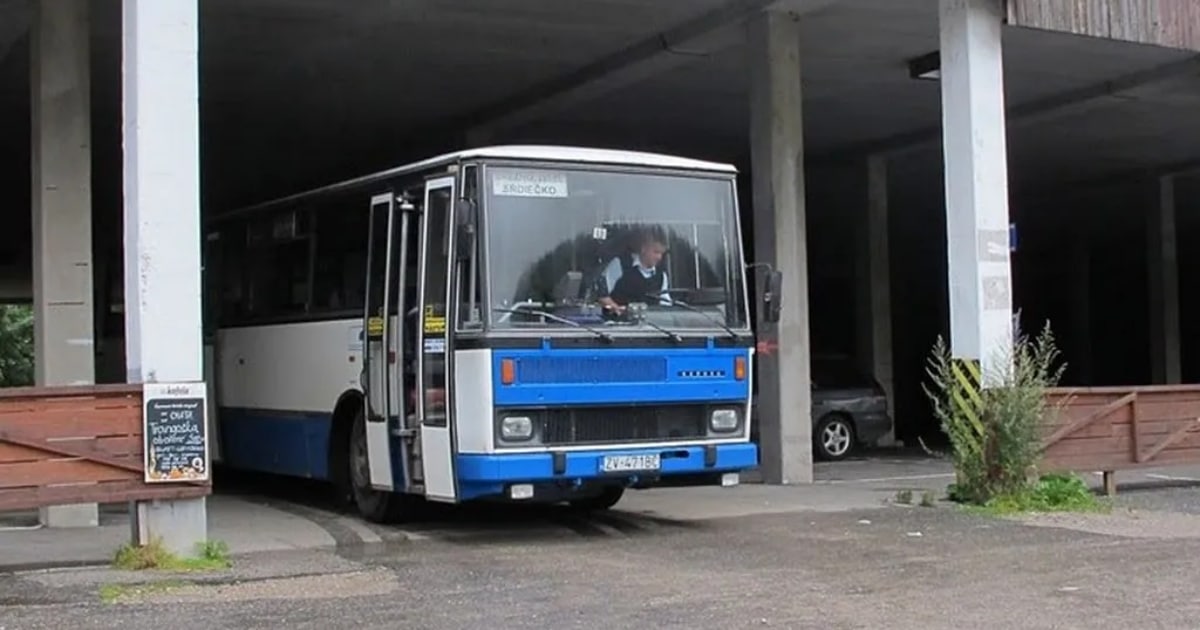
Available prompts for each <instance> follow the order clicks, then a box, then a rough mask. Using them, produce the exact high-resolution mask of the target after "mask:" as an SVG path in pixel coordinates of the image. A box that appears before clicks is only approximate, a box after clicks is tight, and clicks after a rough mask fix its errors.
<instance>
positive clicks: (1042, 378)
mask: <svg viewBox="0 0 1200 630" xmlns="http://www.w3.org/2000/svg"><path fill="white" fill-rule="evenodd" d="M1057 359H1058V351H1057V350H1056V348H1055V345H1054V336H1053V334H1052V333H1051V332H1050V328H1049V326H1047V327H1046V328H1045V329H1043V331H1042V334H1041V335H1040V336H1039V337H1038V338H1037V339H1036V340H1034V341H1030V340H1029V339H1028V338H1026V337H1025V336H1024V335H1018V336H1017V337H1016V338H1015V339H1014V342H1013V352H1012V354H1011V355H1005V356H998V357H992V360H993V361H994V363H993V364H992V365H995V366H1000V367H1001V369H999V370H996V372H997V373H998V376H996V375H993V376H992V377H991V378H990V379H989V380H987V381H985V382H984V383H983V387H982V388H979V389H976V388H974V387H972V386H969V385H965V384H964V383H963V382H962V379H960V378H959V374H956V369H955V362H954V361H953V359H952V358H951V356H950V352H949V349H948V347H947V346H946V344H945V342H944V341H943V340H942V339H941V338H940V337H939V338H938V340H937V343H936V344H935V345H934V350H933V354H932V356H931V358H930V360H929V368H928V374H929V376H930V378H931V380H932V388H930V387H925V392H926V394H927V395H928V396H929V398H930V400H931V402H932V403H933V408H934V413H935V414H936V416H937V418H938V420H939V422H940V424H941V427H942V430H943V431H944V432H945V433H946V435H947V436H948V437H949V439H950V447H951V454H950V456H951V459H952V460H953V463H954V469H955V473H956V476H957V479H956V483H955V484H954V485H953V486H951V488H950V497H951V498H952V499H953V500H955V501H960V502H968V503H975V504H980V505H982V504H986V503H987V502H988V501H990V500H992V499H993V498H995V497H998V496H1015V495H1020V494H1022V493H1023V492H1025V491H1027V490H1028V489H1029V486H1030V484H1031V482H1030V475H1031V473H1032V471H1033V470H1034V469H1035V466H1036V464H1037V460H1038V456H1039V451H1040V445H1041V441H1040V435H1039V425H1040V424H1041V422H1042V421H1043V418H1044V416H1045V415H1046V409H1045V404H1046V403H1045V393H1046V389H1047V388H1050V387H1054V386H1055V385H1057V383H1058V380H1059V378H1060V377H1061V376H1062V370H1063V367H1061V366H1060V367H1058V368H1057V369H1055V367H1054V365H1055V362H1056V361H1057Z"/></svg>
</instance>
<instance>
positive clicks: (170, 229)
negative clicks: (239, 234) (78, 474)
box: [122, 0, 208, 555]
mask: <svg viewBox="0 0 1200 630" xmlns="http://www.w3.org/2000/svg"><path fill="white" fill-rule="evenodd" d="M197 2H198V0H124V5H123V12H122V26H123V29H122V64H123V73H122V77H123V83H122V88H123V118H124V147H125V154H124V159H125V213H124V216H125V239H124V244H125V357H126V367H127V378H128V381H129V382H130V383H196V382H200V381H202V380H203V378H204V369H203V358H202V357H203V352H202V332H201V330H202V329H201V301H200V289H201V285H200V243H201V239H200V155H199V153H200V151H199V149H200V141H199V134H200V124H199V81H198V73H197V58H198V53H199V19H198V15H197ZM207 527H208V523H207V514H206V501H205V500H204V499H190V500H184V501H168V502H163V503H158V502H155V503H139V504H137V506H136V510H135V513H134V519H133V534H134V539H135V541H136V542H138V543H146V542H148V541H149V540H150V539H151V538H159V539H161V540H162V542H163V544H164V546H166V547H167V548H168V549H169V550H171V551H173V552H175V553H178V554H184V555H192V554H194V553H195V552H196V547H195V545H196V544H197V543H200V542H203V541H204V540H205V537H206V536H207Z"/></svg>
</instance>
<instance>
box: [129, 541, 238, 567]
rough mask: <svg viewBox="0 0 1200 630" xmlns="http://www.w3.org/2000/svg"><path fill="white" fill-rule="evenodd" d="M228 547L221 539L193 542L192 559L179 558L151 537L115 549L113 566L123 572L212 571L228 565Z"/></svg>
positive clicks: (229, 563)
mask: <svg viewBox="0 0 1200 630" xmlns="http://www.w3.org/2000/svg"><path fill="white" fill-rule="evenodd" d="M232 564H233V563H232V562H231V561H230V560H229V547H228V546H227V545H226V544H225V543H224V542H221V541H213V540H210V541H207V542H203V543H200V544H198V545H197V556H196V557H195V558H180V557H178V556H176V555H175V554H173V553H171V552H170V551H167V549H166V547H164V546H163V544H162V541H161V540H159V539H157V538H155V539H153V540H151V541H150V542H149V543H147V544H145V545H141V546H138V545H131V544H128V543H126V544H124V545H121V548H120V549H118V550H117V554H116V557H115V558H114V560H113V566H114V567H115V568H117V569H124V570H126V571H142V570H145V569H160V570H163V571H215V570H219V569H227V568H229V567H230V566H232Z"/></svg>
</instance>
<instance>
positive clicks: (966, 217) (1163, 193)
mask: <svg viewBox="0 0 1200 630" xmlns="http://www.w3.org/2000/svg"><path fill="white" fill-rule="evenodd" d="M1035 4H1037V3H1031V2H1025V1H1023V0H1011V1H1010V2H1008V3H1007V4H1005V3H1002V2H1000V0H942V2H941V3H940V6H939V3H938V2H933V1H930V0H779V1H770V0H671V1H669V2H666V1H656V2H645V1H641V0H587V1H586V2H573V3H557V2H547V1H545V0H517V1H512V2H506V3H503V6H495V5H493V3H484V2H479V1H474V0H453V1H447V0H415V1H412V2H404V3H397V2H388V1H385V0H368V1H360V2H355V3H344V2H342V3H339V2H333V1H330V0H305V1H302V2H297V1H295V0H255V1H253V2H248V1H246V0H205V1H204V2H200V3H197V2H195V0H142V1H138V0H124V1H123V2H118V1H116V0H113V1H108V2H84V1H83V0H4V1H2V2H0V85H2V86H3V87H2V89H0V119H2V120H4V121H5V124H4V125H3V126H2V128H0V134H2V136H0V138H2V139H0V143H2V145H3V147H4V149H5V150H4V151H3V154H2V155H3V156H4V157H3V159H4V162H5V163H4V164H3V168H0V182H2V185H0V208H3V210H4V213H5V218H6V220H7V223H8V225H9V226H11V228H12V229H9V230H5V232H4V234H3V235H0V238H3V239H4V242H3V244H0V253H3V260H2V261H0V263H2V264H3V265H4V270H3V280H4V285H3V289H4V291H5V295H6V296H8V297H10V298H14V299H32V300H33V301H34V302H35V305H36V306H37V308H38V313H39V315H40V317H39V321H40V322H41V325H40V327H39V333H38V334H39V345H38V348H39V350H38V351H39V366H40V369H39V371H38V374H39V380H40V382H41V383H42V384H58V383H78V382H88V381H97V382H114V381H125V380H129V381H131V382H134V381H138V380H142V379H165V380H172V379H177V380H189V379H194V378H198V377H199V372H198V370H199V365H200V360H199V353H200V350H199V347H200V339H199V326H198V325H196V326H190V323H191V322H198V321H199V317H200V301H199V290H198V287H199V254H198V249H199V231H198V219H199V216H200V215H203V216H214V215H216V214H219V213H221V212H224V211H228V210H229V209H231V208H235V207H238V206H240V205H243V204H247V203H252V202H256V201H261V200H264V199H269V198H273V197H276V196H279V195H281V194H286V193H290V192H294V191H296V190H300V189H307V188H312V187H314V186H317V185H320V184H324V183H328V182H332V181H337V180H340V179H344V178H347V177H351V176H355V175H359V174H362V173H365V172H370V171H375V170H379V169H382V168H386V167H389V166H393V165H396V164H399V163H403V162H407V161H411V160H416V159H420V158H424V157H428V156H430V155H432V154H435V153H440V152H444V151H448V150H453V149H457V148H462V147H465V146H475V145H480V144H495V143H552V144H586V145H594V146H605V147H616V148H625V149H637V150H651V151H662V152H668V153H677V154H684V155H688V156H692V157H698V158H706V159H713V160H720V161H728V162H733V163H735V164H737V165H738V166H739V167H740V168H741V170H742V173H743V178H742V179H743V186H742V193H743V202H744V203H743V209H744V220H745V224H744V225H745V226H746V227H747V239H748V243H749V245H750V246H751V248H750V251H751V252H752V254H753V258H754V259H756V260H771V261H775V262H778V263H779V264H780V265H781V267H782V268H783V269H784V271H785V272H786V274H787V277H788V284H787V289H788V294H787V295H788V297H787V300H788V302H787V304H788V308H787V315H786V317H785V319H784V322H783V325H782V326H781V327H780V329H779V330H774V329H771V330H766V329H764V330H763V331H762V334H763V335H764V338H766V339H767V340H768V341H770V342H771V343H769V344H768V345H767V346H766V347H768V348H770V347H773V346H774V345H777V346H778V348H779V350H778V352H776V353H772V354H771V355H770V356H769V357H766V358H765V359H764V360H763V364H762V372H761V373H762V374H763V377H764V378H763V379H762V380H761V381H760V387H761V388H762V389H761V390H760V399H761V402H762V404H760V409H762V410H763V416H762V418H761V422H762V425H763V431H762V434H761V435H762V440H763V446H764V462H763V463H764V470H765V472H766V476H767V479H768V480H769V481H800V482H803V481H806V480H808V479H810V478H811V466H810V460H811V447H810V444H809V442H810V440H809V428H808V427H809V423H810V418H809V413H808V412H807V405H808V400H809V399H808V394H807V390H806V388H804V387H792V385H794V384H796V383H804V382H807V381H808V380H809V368H808V358H809V354H810V351H812V352H820V353H833V354H845V355H849V356H852V357H854V358H855V359H856V360H857V361H859V362H860V363H861V365H862V366H863V368H864V369H865V370H867V371H869V372H871V373H872V374H874V376H875V378H876V379H877V380H879V381H880V382H882V383H883V384H884V387H885V389H886V390H887V391H888V392H889V393H890V395H891V399H892V404H893V413H894V416H895V418H896V431H895V433H896V437H897V438H899V439H902V440H905V441H913V440H915V439H916V438H925V439H930V440H935V439H936V436H937V429H936V427H935V426H934V425H933V423H932V420H931V419H930V417H929V413H928V409H927V408H926V406H925V402H924V399H923V396H922V393H921V389H920V383H921V378H922V375H923V367H924V360H925V357H926V355H927V352H928V350H929V348H930V346H931V344H932V343H933V341H934V339H935V338H936V337H937V336H938V335H939V334H941V335H949V336H951V337H952V338H953V342H954V344H955V345H956V346H957V347H958V348H961V349H962V352H963V353H965V354H963V355H962V356H967V357H973V358H979V356H980V355H981V354H982V353H984V351H985V350H986V349H987V348H989V347H996V346H1003V345H1004V344H1005V343H1006V337H1005V335H1006V332H1005V331H1006V330H1007V329H1008V326H1007V322H1008V321H1009V317H1010V316H1011V314H1012V313H1014V312H1017V313H1019V314H1020V321H1021V324H1022V326H1023V327H1024V328H1025V329H1036V328H1039V327H1040V326H1041V325H1042V323H1043V322H1044V321H1047V320H1048V321H1050V322H1051V323H1052V324H1053V326H1054V328H1055V329H1056V331H1057V333H1058V336H1059V338H1060V340H1061V343H1062V345H1063V347H1064V350H1065V355H1066V359H1067V360H1068V361H1069V363H1070V366H1071V367H1070V370H1069V372H1068V377H1069V379H1070V380H1071V382H1073V383H1080V384H1109V383H1151V382H1175V381H1180V380H1183V381H1190V380H1195V379H1197V378H1200V324H1197V323H1195V322H1197V321H1200V318H1194V317H1189V316H1188V315H1189V314H1190V313H1191V312H1193V311H1194V310H1195V309H1197V308H1200V291H1198V290H1197V289H1195V288H1193V285H1194V284H1196V283H1194V282H1190V281H1189V280H1190V279H1191V278H1192V276H1193V272H1192V271H1190V270H1191V268H1192V267H1193V266H1192V265H1189V264H1188V262H1189V261H1190V260H1191V259H1192V258H1193V257H1194V256H1196V254H1195V253H1193V250H1195V249H1196V248H1190V247H1188V246H1187V244H1188V243H1190V242H1194V241H1195V240H1196V239H1197V238H1200V220H1198V219H1197V216H1195V215H1197V214H1198V213H1196V212H1189V209H1195V208H1197V207H1198V206H1200V178H1198V177H1197V176H1196V167H1197V166H1198V165H1200V142H1198V141H1200V117H1197V116H1196V115H1195V112H1196V111H1197V106H1198V105H1200V77H1198V70H1200V59H1198V58H1197V56H1196V50H1197V49H1200V12H1197V11H1195V10H1191V9H1189V8H1188V7H1187V6H1185V4H1186V3H1179V4H1178V5H1172V6H1176V7H1178V8H1176V9H1170V10H1168V9H1164V8H1163V7H1162V4H1163V3H1155V2H1148V1H1142V2H1138V1H1135V0H1128V1H1126V0H1106V1H1100V2H1096V3H1093V9H1094V10H1095V11H1096V12H1095V13H1094V14H1085V15H1074V16H1072V15H1071V14H1070V13H1069V12H1068V13H1067V14H1055V13H1054V12H1053V11H1051V12H1047V13H1044V14H1043V13H1038V12H1036V11H1035V12H1030V11H1029V10H1028V9H1029V7H1032V6H1034V5H1035ZM1049 4H1053V3H1049ZM1064 4H1067V3H1064ZM939 9H940V10H939ZM1122 11H1124V13H1123V12H1122ZM1138 11H1141V13H1139V12H1138ZM1153 11H1163V13H1153ZM1005 22H1007V23H1005ZM939 50H940V51H941V55H940V60H939V59H938V58H937V57H936V56H934V57H931V56H930V55H931V53H936V52H938V51H939ZM1001 60H1002V64H1001V63H1000V62H1001ZM931 61H932V62H933V63H932V65H931V63H930V62H931ZM123 68H124V74H123V72H122V70H123ZM1001 69H1002V73H1001ZM123 77H124V81H123ZM193 79H195V80H193ZM197 98H198V100H197ZM944 103H945V104H947V106H946V107H943V104H944ZM1005 128H1006V129H1007V133H1006V134H1005V133H1003V131H1002V130H1004V129H1005ZM943 130H944V131H945V133H943ZM31 138H32V142H31ZM944 156H949V158H947V157H944ZM800 163H802V164H803V169H801V168H799V164H800ZM947 165H948V166H949V168H946V166H947ZM1006 171H1007V173H1006ZM31 181H32V182H34V184H33V186H30V182H31ZM947 199H949V200H950V201H949V203H948V202H947ZM1009 223H1012V224H1013V226H1015V229H1014V230H1012V233H1014V234H1015V236H1016V238H1015V239H1014V240H1013V242H1012V243H1008V244H1010V245H1013V244H1015V249H1014V251H1012V252H1011V266H1010V265H1009V264H1008V263H1009V254H1008V253H1004V254H993V256H995V258H990V257H989V256H988V255H983V253H980V251H977V247H979V246H978V241H977V240H976V238H974V237H973V236H971V235H972V234H975V233H976V232H977V231H978V230H980V229H982V230H985V231H991V232H993V233H995V232H997V231H1000V232H1002V233H1004V234H1006V235H1007V234H1009V230H1008V229H1007V228H1008V225H1007V224H1009ZM948 233H949V234H950V235H951V239H950V245H949V246H948V244H947V243H948V239H947V234H948ZM29 234H33V238H32V239H30V238H26V236H27V235H29ZM964 234H965V235H966V237H965V238H964V237H963V236H962V235H964ZM1007 240H1008V239H1007V238H1004V239H1002V241H1001V243H1002V245H1001V249H1002V250H1005V251H1007V248H1004V247H1003V244H1004V242H1005V241H1007ZM188 242H194V243H195V244H196V249H195V250H193V249H192V248H191V247H190V246H187V247H181V246H178V244H179V243H188ZM988 251H991V250H988ZM984 253H986V252H984ZM1010 269H1011V274H1010V272H1009V270H1010ZM985 278H995V279H996V281H997V282H999V283H1000V289H999V291H1000V293H1001V295H1002V296H1003V295H1004V294H1009V293H1010V292H1009V291H1008V289H1007V288H1006V287H1008V286H1009V285H1010V284H1011V293H1010V296H1009V299H1003V297H1002V299H1000V300H999V302H997V306H996V308H995V309H987V308H983V306H986V305H982V304H980V300H981V299H982V298H981V296H982V295H983V289H982V288H981V287H982V286H983V284H984V283H985ZM989 282H990V281H989ZM951 287H958V289H956V290H953V291H952V290H951ZM164 322H172V323H173V325H171V326H168V325H166V324H165V323H164ZM179 322H185V323H187V324H188V325H182V328H184V329H188V330H190V329H192V328H194V329H195V335H194V338H189V340H188V342H187V343H184V344H181V343H180V340H179V338H178V332H179V330H180V329H181V328H180V326H181V325H180V324H179ZM93 340H94V343H93ZM181 347H183V348H184V350H185V351H183V352H181V351H180V348H181ZM93 359H94V361H93Z"/></svg>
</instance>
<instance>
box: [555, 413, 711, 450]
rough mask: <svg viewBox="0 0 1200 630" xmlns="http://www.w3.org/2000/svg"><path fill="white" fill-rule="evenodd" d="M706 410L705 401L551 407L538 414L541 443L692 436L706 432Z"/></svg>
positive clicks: (633, 440)
mask: <svg viewBox="0 0 1200 630" xmlns="http://www.w3.org/2000/svg"><path fill="white" fill-rule="evenodd" d="M706 412H707V407H705V406H704V405H668V406H659V407H593V408H588V409H554V410H550V411H547V412H546V414H545V415H544V416H542V418H541V423H542V426H541V427H540V428H541V437H542V444H544V445H546V446H574V445H580V444H601V443H613V442H672V441H677V440H694V439H696V438H703V437H706V436H707V435H708V423H707V420H708V419H707V416H706Z"/></svg>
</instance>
